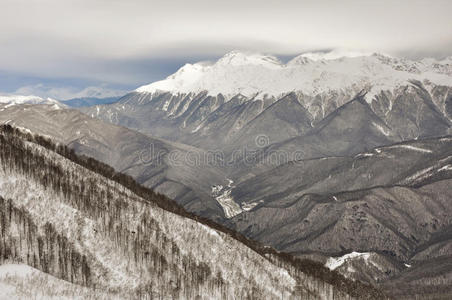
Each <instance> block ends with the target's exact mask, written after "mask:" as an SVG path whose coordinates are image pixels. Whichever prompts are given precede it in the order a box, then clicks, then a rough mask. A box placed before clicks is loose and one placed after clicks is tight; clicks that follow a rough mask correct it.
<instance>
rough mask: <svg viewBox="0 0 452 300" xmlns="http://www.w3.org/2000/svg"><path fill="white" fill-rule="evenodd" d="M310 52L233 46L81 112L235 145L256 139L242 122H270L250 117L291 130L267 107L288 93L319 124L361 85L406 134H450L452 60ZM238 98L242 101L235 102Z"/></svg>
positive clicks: (205, 144) (177, 136)
mask: <svg viewBox="0 0 452 300" xmlns="http://www.w3.org/2000/svg"><path fill="white" fill-rule="evenodd" d="M312 58H313V56H312V55H307V56H306V55H301V56H300V57H297V58H294V59H293V60H292V61H291V62H289V63H287V64H283V63H281V62H280V61H278V59H277V58H275V57H272V56H266V55H258V54H246V53H241V52H237V51H235V52H231V53H228V54H226V55H225V56H224V57H223V58H221V59H219V60H218V61H216V62H213V63H198V64H187V65H185V66H184V67H182V68H181V69H180V70H179V71H178V72H176V73H175V74H173V75H171V76H169V77H168V78H167V79H165V80H162V81H158V82H155V83H152V84H150V85H147V86H143V87H140V88H138V89H137V90H136V91H134V92H133V93H130V94H128V95H126V96H124V97H123V98H122V99H121V100H120V101H119V103H116V104H113V105H99V106H96V107H91V108H84V109H82V111H83V112H85V113H87V114H89V115H91V116H92V117H97V118H101V119H103V120H105V121H108V122H112V123H114V124H120V125H123V126H126V127H130V128H133V129H135V130H138V131H140V132H143V133H145V134H150V135H151V136H158V137H163V138H165V139H169V140H173V141H179V142H183V143H187V144H191V145H194V146H197V147H200V148H205V149H224V148H228V149H231V148H235V149H237V148H238V147H241V146H243V145H241V144H240V143H241V142H248V141H247V140H251V138H248V139H247V138H244V137H246V136H247V133H242V129H246V128H250V127H251V128H262V127H263V128H270V126H271V125H270V124H265V125H257V124H248V123H249V122H251V121H252V120H265V123H267V122H274V123H275V125H277V126H280V129H281V131H282V132H293V127H291V126H290V125H289V124H290V123H291V122H289V120H284V118H280V117H277V116H268V115H269V114H268V112H267V113H265V114H264V111H265V110H266V108H268V107H269V106H270V105H272V104H274V103H275V102H277V101H279V100H280V99H282V98H285V97H286V96H288V95H291V94H294V95H295V96H296V99H297V101H298V102H299V103H300V104H301V105H302V106H303V108H304V109H305V110H306V111H307V112H308V113H309V114H308V115H310V117H309V118H310V124H311V125H314V126H315V125H316V124H317V123H318V122H320V121H321V120H322V119H323V118H325V117H326V116H327V115H329V114H331V113H332V112H334V111H335V110H336V109H337V108H338V107H340V106H342V105H344V104H345V103H347V102H348V101H350V100H352V99H353V98H354V97H355V96H356V94H358V93H360V92H361V91H363V90H364V91H367V94H366V96H365V100H366V101H367V102H368V103H370V104H371V109H372V110H373V111H374V112H375V113H376V114H377V115H378V116H379V117H380V118H381V119H382V120H383V121H384V122H385V123H386V124H387V125H388V126H389V127H390V128H391V129H392V134H394V135H397V136H399V137H400V138H402V139H403V140H409V139H414V138H418V137H428V136H441V135H445V134H450V127H451V120H452V119H450V117H449V115H448V113H447V111H446V104H445V102H446V100H447V99H448V98H447V95H448V94H450V89H451V86H452V77H451V74H452V71H451V67H450V63H449V61H448V60H444V61H441V62H438V61H434V60H428V59H424V60H419V61H410V60H406V59H397V58H391V57H387V56H383V55H378V54H374V55H367V56H359V57H342V58H328V56H325V57H323V58H322V57H316V59H315V60H313V59H312ZM237 98H240V101H233V100H237ZM255 102H257V103H255ZM225 104H228V105H225ZM291 105H292V104H291V102H290V101H288V102H287V107H284V108H281V110H283V111H290V109H291V108H293V106H291ZM226 108H227V109H226ZM225 109H226V110H225ZM260 114H263V115H262V117H259V115H260ZM221 125H225V126H224V127H223V126H221ZM251 132H252V133H253V134H254V132H253V131H251ZM289 136H290V134H289ZM243 139H245V141H243ZM275 141H280V140H279V139H277V140H275Z"/></svg>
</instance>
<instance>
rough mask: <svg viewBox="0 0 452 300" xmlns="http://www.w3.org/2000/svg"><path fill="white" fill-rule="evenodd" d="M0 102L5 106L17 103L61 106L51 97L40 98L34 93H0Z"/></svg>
mask: <svg viewBox="0 0 452 300" xmlns="http://www.w3.org/2000/svg"><path fill="white" fill-rule="evenodd" d="M0 104H6V106H12V105H19V104H53V105H58V106H60V105H61V106H63V105H62V104H61V103H60V102H58V101H57V100H55V99H52V98H46V99H44V98H41V97H38V96H34V95H11V94H3V95H1V94H0Z"/></svg>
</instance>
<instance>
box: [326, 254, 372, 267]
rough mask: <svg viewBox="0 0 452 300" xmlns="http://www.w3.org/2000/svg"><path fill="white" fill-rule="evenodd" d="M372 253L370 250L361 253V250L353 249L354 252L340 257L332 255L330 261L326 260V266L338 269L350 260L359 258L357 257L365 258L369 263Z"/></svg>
mask: <svg viewBox="0 0 452 300" xmlns="http://www.w3.org/2000/svg"><path fill="white" fill-rule="evenodd" d="M370 255H371V253H369V252H363V253H361V252H356V251H353V252H352V253H348V254H345V255H343V256H340V257H330V258H329V259H328V261H327V262H326V264H325V267H327V268H328V269H330V270H336V269H337V268H339V267H340V266H342V265H343V264H344V263H345V262H347V261H348V260H353V259H357V258H363V259H364V260H365V261H366V263H367V261H368V259H369V257H370Z"/></svg>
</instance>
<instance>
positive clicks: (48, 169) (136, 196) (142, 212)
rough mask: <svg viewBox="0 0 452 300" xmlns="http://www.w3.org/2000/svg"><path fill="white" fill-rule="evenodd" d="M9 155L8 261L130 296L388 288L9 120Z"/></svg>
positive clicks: (331, 294) (327, 293) (5, 132)
mask: <svg viewBox="0 0 452 300" xmlns="http://www.w3.org/2000/svg"><path fill="white" fill-rule="evenodd" d="M0 155H1V160H0V162H1V164H2V168H1V169H0V174H1V176H0V180H1V182H0V186H1V188H0V191H1V197H2V198H1V201H0V204H1V205H0V213H1V215H2V217H1V220H2V222H1V224H0V226H1V229H2V230H1V231H0V232H1V234H2V239H1V248H0V250H1V254H2V255H1V256H0V257H1V259H2V262H4V261H5V260H6V261H10V262H21V263H26V264H29V265H31V266H33V267H35V268H37V269H39V270H42V271H44V272H46V273H49V274H51V275H54V276H56V277H58V278H61V279H64V280H67V281H70V282H72V283H77V284H81V285H84V286H87V287H88V288H94V287H95V288H96V290H100V291H105V292H107V293H113V294H116V295H118V296H120V297H124V298H139V297H142V298H143V297H148V298H153V297H163V298H166V297H170V298H173V299H179V298H190V299H193V298H195V297H199V295H202V296H203V297H208V298H209V297H211V298H222V299H236V298H243V297H245V298H246V297H250V298H253V299H267V298H268V297H271V298H273V299H276V298H277V299H280V298H281V299H300V298H322V299H333V298H338V297H339V298H343V299H348V298H350V297H349V296H347V295H346V294H345V292H348V293H350V294H352V295H354V296H355V297H356V296H359V297H360V298H361V299H370V298H381V297H382V294H381V293H379V292H378V291H376V290H374V289H372V288H371V287H370V286H366V285H362V284H359V283H358V282H353V281H349V280H346V279H345V278H343V277H341V276H339V275H338V274H337V273H335V272H331V271H328V270H327V269H326V268H323V267H322V266H321V265H319V264H315V263H312V262H309V261H306V260H304V261H296V260H294V259H291V258H290V257H287V256H283V255H281V254H278V253H277V252H275V251H271V249H270V248H261V247H259V246H258V245H257V244H254V243H252V242H250V241H248V240H246V239H245V238H243V237H242V236H240V235H238V234H236V233H234V232H231V231H230V230H227V229H225V228H223V227H221V226H218V225H215V224H214V223H212V222H210V221H206V220H204V221H203V219H199V218H198V217H195V216H194V215H191V214H189V213H187V212H186V211H184V210H183V209H182V208H181V207H179V206H178V205H177V204H175V203H174V202H172V201H171V200H169V199H167V198H165V197H163V196H159V195H157V194H155V193H153V192H152V191H151V190H148V189H145V188H143V187H141V186H139V185H138V184H136V183H135V182H134V181H133V180H132V179H131V178H130V177H128V176H125V175H122V174H118V173H115V172H114V170H113V169H112V168H111V167H108V166H106V165H103V164H101V163H99V162H97V161H94V160H92V159H87V158H83V157H77V156H76V155H75V154H74V152H73V151H71V150H69V149H68V148H66V147H64V146H62V145H56V144H53V143H52V142H51V141H50V140H46V139H45V138H42V137H39V136H38V137H33V136H32V135H30V134H24V133H22V132H20V131H17V130H14V129H13V128H11V127H9V126H4V127H2V133H1V135H0ZM68 158H70V159H68ZM110 174H113V175H115V176H110ZM105 175H108V177H109V178H115V179H114V180H110V179H107V177H105ZM120 183H123V184H125V185H122V184H120ZM140 195H141V196H140ZM5 199H7V200H5ZM170 211H171V212H172V213H171V212H170ZM56 212H58V213H56ZM197 220H198V221H202V222H204V224H202V223H199V222H198V221H197ZM205 224H207V225H210V226H215V228H212V227H209V226H206V225H205ZM239 241H243V242H245V243H247V245H249V246H250V247H252V248H249V247H247V246H245V245H244V244H242V243H241V242H239ZM264 249H267V250H265V251H264ZM256 251H261V252H256ZM327 282H330V283H331V284H329V283H327ZM339 289H341V290H342V291H341V290H339Z"/></svg>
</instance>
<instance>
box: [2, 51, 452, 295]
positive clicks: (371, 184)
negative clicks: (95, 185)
mask: <svg viewBox="0 0 452 300" xmlns="http://www.w3.org/2000/svg"><path fill="white" fill-rule="evenodd" d="M0 123H6V124H8V125H12V126H14V127H16V128H19V129H20V130H22V131H24V132H29V133H33V134H39V135H42V136H45V137H48V138H51V139H52V140H54V141H55V142H58V143H62V144H63V145H66V146H68V147H69V148H70V149H73V150H74V151H75V153H77V154H78V155H83V156H86V157H93V158H95V159H97V160H99V161H101V162H103V163H106V164H108V165H111V166H112V167H113V168H115V170H117V171H120V172H122V173H126V174H128V175H130V176H132V177H133V178H134V179H135V180H136V181H137V182H138V183H140V184H142V185H144V186H145V187H147V188H151V189H153V190H154V191H156V192H158V193H162V194H164V195H166V196H167V197H169V198H171V199H173V200H175V201H176V203H178V204H179V205H181V206H182V207H183V208H184V209H186V210H187V211H189V212H190V213H193V214H195V215H197V216H200V217H203V218H207V219H209V220H213V221H215V222H218V223H220V224H222V226H226V227H227V228H229V230H233V231H234V232H236V231H237V232H240V233H242V234H243V235H245V236H246V237H248V238H250V239H253V240H256V241H258V242H259V243H261V244H263V245H266V246H268V247H272V248H275V249H276V250H277V251H281V252H283V253H290V255H291V256H294V257H298V258H302V259H310V260H316V261H318V262H319V263H320V264H325V265H326V266H327V267H328V268H330V269H331V270H334V271H335V272H339V273H341V274H343V275H344V276H346V277H348V278H350V279H353V280H356V282H365V283H366V284H370V285H372V286H375V287H377V288H378V289H381V290H382V291H384V292H385V293H387V294H388V295H389V296H392V297H394V298H397V299H400V298H406V299H411V298H415V297H417V298H419V299H424V298H425V299H430V298H441V297H443V298H444V299H447V298H448V297H449V296H450V295H451V293H452V290H450V286H451V285H452V268H451V267H450V264H448V263H446V262H447V261H449V260H450V258H451V257H452V248H451V247H450V245H449V244H450V237H451V235H450V228H452V227H451V226H452V224H451V220H452V211H451V210H450V207H452V206H451V205H450V204H451V203H450V199H451V195H450V193H451V188H450V186H451V180H452V161H451V159H452V153H451V151H452V147H451V146H452V145H451V141H452V137H451V136H452V58H451V57H449V58H446V59H443V60H434V59H421V60H416V61H415V60H408V59H402V58H394V57H390V56H386V55H381V54H372V55H365V56H358V57H340V58H329V57H328V56H327V55H325V56H322V55H312V54H302V55H300V56H297V57H295V58H293V59H292V60H290V61H289V62H287V63H282V62H281V61H280V60H279V59H278V58H276V57H274V56H271V55H261V54H249V53H243V52H238V51H233V52H231V53H228V54H226V55H225V56H223V57H222V58H220V59H219V60H218V61H215V62H200V63H195V64H187V65H185V66H183V67H182V68H181V69H179V70H178V71H177V72H176V73H175V74H173V75H170V76H169V77H168V78H166V79H164V80H162V81H158V82H154V83H151V84H149V85H145V86H142V87H139V88H138V89H136V90H135V91H133V92H131V93H129V94H127V95H125V96H123V97H122V98H120V99H119V100H118V101H117V102H115V103H110V104H99V105H93V106H86V107H79V108H77V110H75V109H69V108H68V107H66V106H58V105H57V106H55V105H54V104H46V103H43V104H19V103H17V105H12V104H11V103H8V104H6V103H5V104H3V105H0ZM328 297H329V296H327V297H326V298H328Z"/></svg>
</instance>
